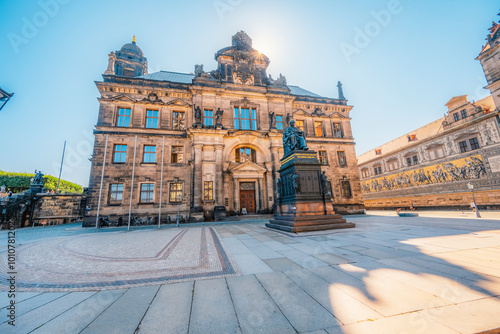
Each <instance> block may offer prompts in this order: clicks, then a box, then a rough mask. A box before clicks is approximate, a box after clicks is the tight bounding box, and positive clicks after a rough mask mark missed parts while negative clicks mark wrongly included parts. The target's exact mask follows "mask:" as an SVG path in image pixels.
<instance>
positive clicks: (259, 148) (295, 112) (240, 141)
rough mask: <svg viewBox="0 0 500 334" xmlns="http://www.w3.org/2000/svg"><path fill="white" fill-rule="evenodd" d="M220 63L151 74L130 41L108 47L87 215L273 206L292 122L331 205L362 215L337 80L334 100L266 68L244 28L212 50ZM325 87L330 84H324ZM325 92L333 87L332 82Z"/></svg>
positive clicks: (214, 214) (193, 214)
mask: <svg viewBox="0 0 500 334" xmlns="http://www.w3.org/2000/svg"><path fill="white" fill-rule="evenodd" d="M215 60H216V61H217V68H216V69H215V70H213V71H210V72H206V71H205V70H204V68H203V65H196V66H195V68H194V74H193V73H177V72H167V71H160V72H155V73H148V65H147V59H146V57H145V56H144V54H143V52H142V51H141V49H140V48H139V47H138V46H137V44H136V42H135V38H134V41H133V42H132V43H127V44H125V45H124V46H123V47H122V48H121V49H120V50H119V51H116V52H111V53H110V54H109V62H108V68H107V69H106V71H105V72H104V74H103V80H102V81H98V82H96V86H97V88H98V90H99V93H100V97H99V98H98V100H99V104H100V106H99V113H98V119H97V124H96V126H95V129H94V135H95V144H94V151H93V156H92V159H91V161H92V167H91V174H90V182H89V200H88V202H87V209H86V216H88V217H94V222H95V217H96V216H97V215H101V216H102V215H105V216H107V215H110V216H118V215H125V216H128V214H129V213H130V214H131V215H132V216H139V217H147V216H150V217H160V219H161V220H163V219H166V217H168V216H170V217H171V218H173V219H175V217H176V215H177V211H178V210H179V211H180V214H181V215H183V216H188V217H189V218H190V220H191V221H201V220H211V219H214V218H220V217H221V216H225V215H232V214H241V213H242V211H243V212H245V211H246V212H247V213H248V214H252V213H271V212H274V210H275V207H276V204H275V203H276V196H277V193H276V181H277V177H278V176H277V171H278V170H279V167H280V159H281V158H282V157H283V147H282V135H283V130H284V129H285V128H286V127H287V126H288V124H289V122H290V120H292V119H294V120H295V123H296V126H297V127H298V128H299V129H301V130H303V131H304V132H305V134H306V138H307V145H308V147H309V148H310V149H311V150H312V151H316V152H317V155H318V158H319V160H320V162H321V163H322V169H323V170H324V171H325V174H326V176H327V177H328V180H329V182H330V188H331V192H332V199H331V201H332V202H333V205H334V209H335V211H336V212H338V213H341V214H348V213H360V212H363V205H362V204H360V203H361V186H360V180H359V173H358V169H357V160H356V153H355V146H354V145H355V144H354V138H353V135H352V131H351V123H350V117H349V113H350V111H351V109H352V106H349V105H347V100H346V99H345V97H344V95H343V91H342V84H341V83H340V82H339V83H338V85H337V87H338V98H329V97H323V96H319V95H317V94H315V93H312V92H310V91H308V90H305V89H303V88H301V87H299V86H294V85H289V84H288V83H287V80H286V78H285V77H284V76H282V75H281V74H280V75H279V76H278V77H277V78H272V77H271V75H268V74H267V73H266V69H267V67H268V65H269V59H268V58H267V57H266V56H265V55H264V54H262V53H260V52H259V51H257V50H255V49H253V48H252V40H251V38H250V37H249V36H248V35H247V34H246V33H244V32H243V31H242V32H238V33H237V34H235V35H234V36H233V37H232V43H231V46H228V47H226V48H223V49H221V50H219V51H218V52H217V53H216V54H215ZM329 82H330V81H329ZM332 89H333V87H332Z"/></svg>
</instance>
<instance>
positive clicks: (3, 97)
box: [0, 88, 14, 110]
mask: <svg viewBox="0 0 500 334" xmlns="http://www.w3.org/2000/svg"><path fill="white" fill-rule="evenodd" d="M12 95H14V93H10V94H9V93H7V92H6V91H4V90H3V89H2V88H0V110H2V108H3V106H4V105H5V104H6V103H7V102H8V101H9V100H10V98H11V97H12Z"/></svg>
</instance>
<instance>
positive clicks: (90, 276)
mask: <svg viewBox="0 0 500 334" xmlns="http://www.w3.org/2000/svg"><path fill="white" fill-rule="evenodd" d="M16 267H17V268H16V269H17V272H18V273H19V274H18V276H17V279H18V281H17V288H18V291H89V290H96V289H99V290H103V289H118V288H127V287H133V286H145V285H157V284H162V283H173V282H182V281H186V280H194V279H206V278H220V277H228V276H235V275H241V272H240V270H239V269H238V266H237V265H236V264H235V262H234V261H233V259H232V258H231V255H230V254H229V253H228V252H227V250H226V248H225V247H224V245H223V244H222V242H221V240H220V238H219V236H218V235H217V232H216V231H215V230H214V229H213V228H212V227H197V228H185V229H165V230H159V231H158V230H149V231H135V232H132V233H125V232H116V233H114V232H113V233H103V234H100V235H95V234H84V235H78V236H74V237H63V238H51V239H47V240H43V241H39V242H34V243H31V244H27V245H22V246H18V248H17V263H16ZM7 272H8V270H7V256H6V254H5V253H3V254H0V282H1V283H0V290H7V286H5V285H4V282H6V277H5V275H6V274H5V273H7Z"/></svg>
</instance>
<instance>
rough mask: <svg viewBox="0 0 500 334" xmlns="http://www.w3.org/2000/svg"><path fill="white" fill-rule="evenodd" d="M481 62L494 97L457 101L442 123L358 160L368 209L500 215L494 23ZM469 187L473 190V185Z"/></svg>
mask: <svg viewBox="0 0 500 334" xmlns="http://www.w3.org/2000/svg"><path fill="white" fill-rule="evenodd" d="M477 59H478V60H479V61H480V62H481V65H482V67H483V70H484V73H485V75H486V79H487V81H488V86H486V88H487V89H489V90H490V92H491V95H490V96H488V97H486V98H484V99H482V100H480V101H468V99H467V96H466V95H462V96H456V97H453V98H452V99H451V100H450V101H449V102H448V103H447V104H446V106H447V107H448V111H447V113H446V114H445V116H444V117H443V118H440V119H438V120H436V121H434V122H432V123H429V124H427V125H425V126H423V127H421V128H418V129H416V130H414V131H412V132H410V133H407V134H405V135H403V136H401V137H399V138H397V139H394V140H393V141H391V142H389V143H386V144H384V145H382V146H380V147H377V148H376V149H374V150H371V151H369V152H366V153H364V154H362V155H360V156H359V157H358V162H359V172H360V175H361V188H362V192H363V200H364V204H365V206H366V207H367V208H370V209H382V208H385V209H394V208H405V207H406V208H408V207H409V206H410V205H411V204H412V203H413V204H414V205H415V207H417V208H418V207H420V208H434V207H440V208H450V209H465V208H468V207H469V205H470V203H471V201H472V193H471V189H470V186H472V190H473V191H474V194H475V200H476V202H477V205H478V206H479V207H480V208H491V209H500V118H499V108H500V24H498V23H493V27H492V28H490V34H489V35H488V38H487V44H486V45H485V46H484V47H483V49H482V50H481V52H480V54H479V56H478V57H477ZM469 184H470V185H469Z"/></svg>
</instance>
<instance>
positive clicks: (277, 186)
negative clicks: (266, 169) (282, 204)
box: [276, 177, 281, 198]
mask: <svg viewBox="0 0 500 334" xmlns="http://www.w3.org/2000/svg"><path fill="white" fill-rule="evenodd" d="M276 192H277V193H278V198H281V179H280V178H279V177H278V179H277V180H276Z"/></svg>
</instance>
